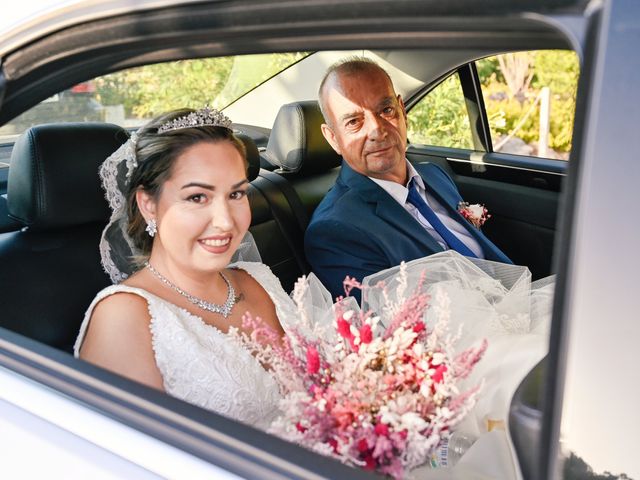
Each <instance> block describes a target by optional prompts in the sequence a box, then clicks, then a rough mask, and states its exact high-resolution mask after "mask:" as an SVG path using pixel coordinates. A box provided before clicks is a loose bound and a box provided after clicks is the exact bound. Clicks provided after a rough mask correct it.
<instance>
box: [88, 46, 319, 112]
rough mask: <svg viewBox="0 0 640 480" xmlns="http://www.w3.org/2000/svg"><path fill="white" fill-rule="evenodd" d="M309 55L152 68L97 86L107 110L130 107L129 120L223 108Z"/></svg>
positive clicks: (249, 57) (102, 81)
mask: <svg viewBox="0 0 640 480" xmlns="http://www.w3.org/2000/svg"><path fill="white" fill-rule="evenodd" d="M306 55H307V54H306V53H284V54H266V55H246V56H237V57H218V58H204V59H194V60H181V61H176V62H168V63H159V64H156V65H146V66H144V67H139V68H132V69H129V70H123V71H122V72H118V73H114V74H111V75H106V76H104V77H101V78H99V79H97V80H96V86H97V93H98V99H99V100H100V102H101V103H102V104H103V105H124V108H125V114H126V116H127V117H137V118H149V117H152V116H155V115H158V114H160V113H162V112H166V111H167V110H173V109H176V108H183V107H190V108H199V107H202V105H203V104H209V105H212V106H215V107H217V108H223V107H225V106H226V105H228V104H229V103H230V102H232V101H233V100H235V99H236V98H238V97H240V96H241V95H243V94H245V93H246V92H247V91H249V90H251V89H252V88H254V87H255V86H256V85H259V84H260V83H262V82H264V81H265V80H267V79H268V78H270V77H271V76H273V75H274V74H276V73H278V72H279V71H281V70H282V69H284V68H286V67H288V66H289V65H291V64H292V63H294V62H296V61H297V60H299V59H301V58H304V56H306Z"/></svg>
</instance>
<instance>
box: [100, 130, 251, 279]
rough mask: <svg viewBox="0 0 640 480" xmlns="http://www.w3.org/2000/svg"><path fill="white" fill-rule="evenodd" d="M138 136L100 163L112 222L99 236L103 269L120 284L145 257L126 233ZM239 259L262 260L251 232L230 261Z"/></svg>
mask: <svg viewBox="0 0 640 480" xmlns="http://www.w3.org/2000/svg"><path fill="white" fill-rule="evenodd" d="M137 139H138V136H137V133H133V134H131V138H129V140H127V141H126V142H125V143H124V144H123V145H122V146H120V148H118V149H117V150H116V151H115V152H113V153H112V154H111V155H110V156H109V157H108V158H107V159H106V160H105V161H104V162H103V163H102V165H101V166H100V179H101V181H102V187H103V188H104V191H105V197H106V199H107V201H108V202H109V207H111V217H110V219H109V223H108V224H107V226H106V227H105V229H104V230H103V231H102V236H101V237H100V258H101V263H102V267H103V268H104V271H105V272H107V274H108V275H109V277H110V278H111V281H112V282H113V283H120V282H122V281H123V280H126V279H127V278H128V277H129V275H131V274H132V273H134V272H135V271H136V270H137V269H138V268H139V267H138V264H137V262H136V261H135V259H136V258H140V257H141V256H142V252H141V251H140V250H139V249H137V248H136V247H135V245H134V242H133V239H132V238H131V237H130V236H129V234H128V233H127V227H128V223H129V219H128V216H127V205H126V199H125V194H124V192H125V191H126V190H127V184H128V182H129V178H130V177H131V174H132V172H133V171H134V169H135V168H136V167H137V165H138V162H137V159H136V152H135V146H136V142H137ZM237 261H244V262H260V261H261V259H260V253H259V252H258V247H257V246H256V243H255V240H254V239H253V236H252V235H251V233H249V232H247V234H246V235H245V236H244V238H243V239H242V242H241V243H240V246H239V247H238V249H237V250H236V252H235V253H234V254H233V257H232V259H231V263H233V262H237Z"/></svg>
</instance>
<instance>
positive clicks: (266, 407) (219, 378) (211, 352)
mask: <svg viewBox="0 0 640 480" xmlns="http://www.w3.org/2000/svg"><path fill="white" fill-rule="evenodd" d="M231 267H232V268H233V267H235V268H240V269H242V270H245V271H246V272H247V273H248V274H249V275H251V276H252V277H253V278H254V279H255V280H256V281H257V282H258V283H259V284H260V285H262V287H263V288H264V289H265V290H266V291H267V293H268V294H269V296H270V298H271V300H272V301H273V303H274V305H275V307H276V313H277V315H278V318H279V319H280V321H281V324H282V327H283V329H285V331H287V329H288V325H286V320H285V319H292V318H295V313H294V310H295V306H294V304H293V301H292V300H291V299H290V298H289V296H288V295H287V294H286V293H285V291H284V290H283V288H282V286H281V285H280V281H279V280H278V279H277V278H276V277H275V276H274V275H273V273H272V272H271V270H270V269H269V267H267V266H266V265H264V264H262V263H253V262H238V263H236V264H233V265H231ZM118 292H128V293H134V294H136V295H140V296H141V297H143V298H144V299H145V300H146V301H147V304H148V308H149V315H150V316H151V322H150V325H149V328H150V330H151V335H152V342H153V351H154V354H155V359H156V363H157V365H158V369H159V370H160V373H161V375H162V378H163V382H164V389H165V391H166V392H167V393H168V394H170V395H172V396H174V397H177V398H180V399H182V400H185V401H187V402H189V403H193V404H195V405H198V406H200V407H203V408H206V409H208V410H212V411H214V412H216V413H219V414H222V415H225V416H227V417H230V418H233V419H235V420H238V421H241V422H244V423H247V424H250V425H252V426H255V427H258V428H261V429H267V428H268V426H269V425H270V424H271V422H272V421H273V420H274V419H275V417H276V416H277V415H278V412H279V410H278V402H279V401H280V393H279V390H278V386H277V384H276V382H275V380H274V379H273V377H272V376H271V375H270V374H269V373H268V372H267V371H266V370H265V369H264V368H263V367H262V365H261V364H260V363H259V362H258V361H256V359H255V358H254V357H253V356H252V355H251V354H250V353H249V351H248V350H246V349H245V348H244V347H242V346H240V345H239V344H238V342H237V341H236V340H235V339H234V338H233V337H232V336H231V335H229V334H226V333H223V332H222V331H220V330H218V329H217V328H215V327H213V326H211V325H208V324H206V323H204V321H203V320H202V319H201V318H200V317H198V316H196V315H193V314H192V313H190V312H188V311H187V310H185V309H183V308H181V307H178V306H177V305H174V304H172V303H170V302H167V301H166V300H163V299H162V298H160V297H157V296H156V295H153V294H151V293H149V292H147V291H146V290H143V289H140V288H133V287H128V286H125V285H112V286H110V287H107V288H105V289H104V290H102V291H101V292H100V293H99V294H98V295H97V296H96V298H95V299H94V300H93V302H92V303H91V305H90V306H89V308H88V310H87V312H86V314H85V317H84V320H83V323H82V326H81V329H80V333H79V335H78V339H77V340H76V344H75V347H74V354H75V356H76V357H77V356H78V353H79V350H80V346H81V345H82V341H83V339H84V336H85V333H86V329H87V327H88V323H89V319H90V318H91V314H92V312H93V309H94V307H95V306H96V305H97V303H98V302H100V301H101V300H102V299H104V298H106V297H108V296H109V295H113V294H114V293H118Z"/></svg>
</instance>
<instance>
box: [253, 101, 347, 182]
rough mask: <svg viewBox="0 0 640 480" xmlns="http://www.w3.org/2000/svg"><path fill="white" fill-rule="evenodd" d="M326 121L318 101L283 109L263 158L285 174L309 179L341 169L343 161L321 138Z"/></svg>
mask: <svg viewBox="0 0 640 480" xmlns="http://www.w3.org/2000/svg"><path fill="white" fill-rule="evenodd" d="M323 123H324V118H323V116H322V112H321V111H320V107H319V106H318V102H316V101H315V100H311V101H304V102H293V103H289V104H287V105H283V106H282V107H280V111H279V112H278V115H277V116H276V120H275V122H274V123H273V128H272V130H271V134H270V135H269V143H268V144H267V149H266V151H265V152H264V157H265V158H266V159H267V161H268V162H269V163H271V164H272V165H275V166H277V167H279V168H280V169H282V170H283V171H284V172H296V173H298V174H300V175H310V174H314V173H320V172H325V171H327V170H330V169H332V168H335V167H338V166H340V164H341V162H342V159H341V157H340V155H338V154H337V153H336V152H335V150H333V148H331V145H329V143H328V142H327V141H326V140H325V138H324V136H323V135H322V131H321V129H320V126H321V125H322V124H323Z"/></svg>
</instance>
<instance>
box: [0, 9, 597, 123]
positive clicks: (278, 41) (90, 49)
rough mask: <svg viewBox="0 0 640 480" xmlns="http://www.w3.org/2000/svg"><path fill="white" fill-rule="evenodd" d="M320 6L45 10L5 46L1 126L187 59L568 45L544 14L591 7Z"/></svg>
mask: <svg viewBox="0 0 640 480" xmlns="http://www.w3.org/2000/svg"><path fill="white" fill-rule="evenodd" d="M321 3H322V2H317V1H313V0H300V2H298V4H297V5H296V9H294V11H293V12H292V9H290V8H287V3H286V2H282V1H279V0H264V1H262V2H254V3H247V2H240V1H232V0H229V1H221V0H218V1H215V0H208V1H204V0H202V1H194V2H167V1H162V0H160V1H152V0H140V1H136V2H135V3H131V2H130V1H122V0H118V1H113V0H109V1H91V2H82V3H78V4H73V5H70V6H66V7H64V8H59V9H55V10H52V11H48V12H45V13H44V14H42V15H41V16H40V17H38V18H37V19H32V20H30V21H28V22H26V23H25V24H24V25H23V26H22V27H20V28H15V29H14V30H12V32H11V33H10V34H8V35H4V36H3V37H2V39H1V40H0V56H1V57H2V58H1V60H0V61H1V62H2V71H1V72H0V96H3V97H4V98H3V104H2V109H1V111H0V124H3V123H5V122H6V121H8V120H10V119H11V118H14V117H16V116H17V115H19V114H20V113H22V112H24V111H26V110H27V109H28V108H30V107H32V106H33V105H35V104H37V103H38V102H40V101H43V100H45V99H46V98H48V97H49V96H51V95H52V94H55V93H57V92H60V91H62V90H64V89H66V88H69V87H71V86H72V85H74V84H76V83H79V82H82V81H85V80H88V79H90V78H94V77H96V76H99V75H104V74H106V73H110V72H114V71H118V70H122V69H124V68H128V67H134V66H138V65H144V64H149V63H157V62H162V61H170V60H178V59H184V58H198V57H207V56H220V55H236V54H242V53H266V52H284V51H315V50H331V49H336V48H342V49H345V48H346V49H350V48H352V49H362V48H369V49H384V50H386V51H387V52H391V51H396V50H402V49H407V48H416V46H417V45H419V46H420V48H423V49H431V51H432V53H433V58H434V59H435V58H436V57H437V53H438V51H442V50H446V51H447V52H448V55H449V56H450V55H451V52H453V51H464V50H467V51H469V50H472V51H474V52H475V53H474V54H475V55H477V56H482V54H483V53H484V54H489V53H499V52H501V51H504V49H505V44H506V45H509V48H514V49H515V48H521V49H527V48H531V47H532V46H534V45H535V47H536V48H566V47H567V46H568V45H569V42H570V40H568V39H567V36H566V35H563V34H562V32H560V31H559V29H558V28H557V26H556V25H552V24H551V23H550V22H549V17H548V16H547V17H543V16H541V15H540V13H541V12H556V11H557V12H558V14H563V15H571V14H572V12H573V14H576V13H581V11H582V10H583V8H584V4H585V3H586V2H585V1H578V0H555V1H552V0H546V1H540V0H535V1H534V0H518V1H515V2H514V1H509V2H507V1H505V0H491V1H486V2H483V3H482V5H479V4H478V2H476V1H474V0H458V1H456V2H444V3H445V4H446V5H443V2H439V1H435V0H421V1H415V0H414V1H405V0H399V1H397V2H395V3H393V8H392V9H390V8H389V5H388V4H387V3H386V2H380V1H371V0H369V1H363V0H360V1H352V2H347V3H345V2H335V3H334V4H332V7H331V8H326V5H324V3H322V4H321ZM469 12H478V15H477V16H470V15H468V14H469ZM505 12H506V15H507V17H508V18H509V22H508V25H505V22H504V17H503V15H505ZM354 15H355V16H354ZM501 15H502V17H501ZM346 17H348V18H356V19H357V22H356V25H357V28H354V26H353V24H352V22H351V21H349V22H344V21H342V20H344V18H346ZM500 18H502V20H501V21H500V20H499V19H500ZM310 31H313V33H314V34H313V35H310V34H309V32H310ZM505 38H508V39H509V40H508V42H505ZM467 56H469V55H467ZM386 57H388V59H391V60H393V61H394V62H396V61H397V62H400V63H404V67H403V69H404V68H409V67H411V68H413V69H415V68H416V67H417V66H418V64H415V65H413V66H412V64H411V59H410V58H409V57H407V55H406V54H404V55H403V54H401V55H394V54H392V53H387V54H386ZM413 76H415V75H413ZM430 76H431V77H433V74H430ZM423 80H424V79H423ZM423 83H424V81H423ZM313 88H314V89H315V88H317V87H316V86H315V85H314V86H313ZM415 88H419V86H417V87H414V89H415ZM408 91H411V88H409V89H408Z"/></svg>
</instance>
